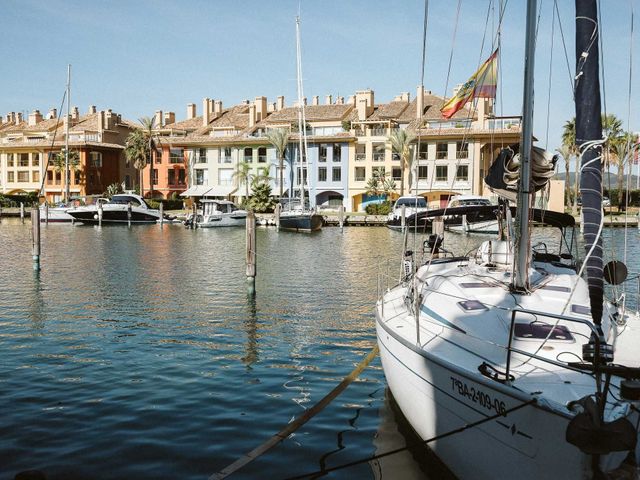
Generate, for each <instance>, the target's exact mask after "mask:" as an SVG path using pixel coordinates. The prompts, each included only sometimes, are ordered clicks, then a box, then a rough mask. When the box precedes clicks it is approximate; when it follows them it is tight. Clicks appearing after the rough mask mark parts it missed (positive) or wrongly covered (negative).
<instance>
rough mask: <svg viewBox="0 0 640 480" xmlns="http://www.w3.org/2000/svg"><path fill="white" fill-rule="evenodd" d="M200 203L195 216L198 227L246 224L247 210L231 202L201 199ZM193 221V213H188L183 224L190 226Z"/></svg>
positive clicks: (242, 225)
mask: <svg viewBox="0 0 640 480" xmlns="http://www.w3.org/2000/svg"><path fill="white" fill-rule="evenodd" d="M200 204H201V207H202V208H201V209H199V210H198V213H197V215H196V218H195V222H196V227H198V228H212V227H244V226H245V224H246V218H247V211H246V210H241V209H240V208H239V207H238V206H236V205H235V204H234V203H233V202H230V201H228V200H202V201H201V202H200ZM193 221H194V219H193V215H190V216H189V218H187V220H186V221H185V222H184V224H185V225H187V226H191V225H192V223H193Z"/></svg>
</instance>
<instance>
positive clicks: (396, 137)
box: [387, 129, 416, 195]
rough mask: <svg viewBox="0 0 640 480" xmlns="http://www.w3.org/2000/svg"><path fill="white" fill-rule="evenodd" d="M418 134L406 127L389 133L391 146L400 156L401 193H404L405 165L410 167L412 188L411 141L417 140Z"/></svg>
mask: <svg viewBox="0 0 640 480" xmlns="http://www.w3.org/2000/svg"><path fill="white" fill-rule="evenodd" d="M415 138H416V136H415V135H414V134H413V133H411V132H408V131H407V130H406V129H398V130H395V131H393V132H392V133H391V135H389V137H388V138H387V140H388V141H389V142H390V143H391V148H392V150H393V152H394V153H397V154H398V155H399V156H400V195H404V169H405V165H406V166H407V168H409V188H411V182H412V175H411V163H412V161H413V159H412V158H411V142H413V141H414V140H415Z"/></svg>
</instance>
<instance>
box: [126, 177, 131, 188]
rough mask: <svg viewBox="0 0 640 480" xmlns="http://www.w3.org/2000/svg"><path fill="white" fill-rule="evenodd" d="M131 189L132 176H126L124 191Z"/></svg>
mask: <svg viewBox="0 0 640 480" xmlns="http://www.w3.org/2000/svg"><path fill="white" fill-rule="evenodd" d="M130 188H131V175H125V176H124V189H125V190H129V189H130Z"/></svg>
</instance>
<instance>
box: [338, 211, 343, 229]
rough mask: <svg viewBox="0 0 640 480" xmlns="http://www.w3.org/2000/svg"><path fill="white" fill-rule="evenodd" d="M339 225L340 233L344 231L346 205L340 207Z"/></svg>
mask: <svg viewBox="0 0 640 480" xmlns="http://www.w3.org/2000/svg"><path fill="white" fill-rule="evenodd" d="M338 224H339V225H340V231H341V232H342V231H344V205H340V206H339V207H338Z"/></svg>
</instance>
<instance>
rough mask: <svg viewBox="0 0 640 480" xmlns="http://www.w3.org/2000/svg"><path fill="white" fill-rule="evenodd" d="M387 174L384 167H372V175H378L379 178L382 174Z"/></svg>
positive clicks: (382, 176)
mask: <svg viewBox="0 0 640 480" xmlns="http://www.w3.org/2000/svg"><path fill="white" fill-rule="evenodd" d="M386 174H387V171H386V170H385V168H384V167H373V175H374V176H376V175H377V176H379V177H381V178H384V176H385V175H386Z"/></svg>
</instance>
